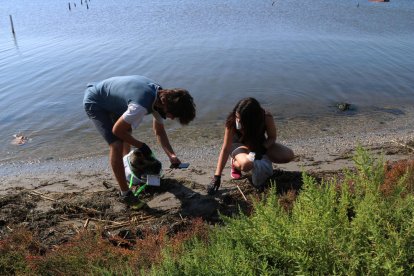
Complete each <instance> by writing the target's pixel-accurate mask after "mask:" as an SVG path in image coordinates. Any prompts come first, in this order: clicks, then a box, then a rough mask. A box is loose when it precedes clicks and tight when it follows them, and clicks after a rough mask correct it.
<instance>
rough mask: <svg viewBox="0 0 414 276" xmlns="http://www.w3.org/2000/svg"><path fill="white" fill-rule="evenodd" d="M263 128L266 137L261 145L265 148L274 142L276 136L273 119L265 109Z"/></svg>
mask: <svg viewBox="0 0 414 276" xmlns="http://www.w3.org/2000/svg"><path fill="white" fill-rule="evenodd" d="M265 128H266V134H267V139H266V141H264V143H263V146H264V147H265V148H266V149H268V148H269V147H271V146H272V145H273V144H274V143H275V142H276V138H277V131H276V124H275V120H274V119H273V116H272V114H271V113H270V112H268V111H266V113H265Z"/></svg>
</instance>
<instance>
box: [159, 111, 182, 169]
mask: <svg viewBox="0 0 414 276" xmlns="http://www.w3.org/2000/svg"><path fill="white" fill-rule="evenodd" d="M152 126H153V129H154V133H155V136H157V140H158V142H159V143H160V144H161V147H162V149H163V150H164V151H165V153H166V154H167V156H168V158H169V159H170V162H171V164H173V165H178V164H180V163H181V161H180V159H178V158H177V156H176V155H175V152H174V150H173V148H172V147H171V144H170V141H169V140H168V136H167V133H166V132H165V128H164V125H163V124H160V123H159V122H157V120H156V119H155V118H154V119H153V124H152Z"/></svg>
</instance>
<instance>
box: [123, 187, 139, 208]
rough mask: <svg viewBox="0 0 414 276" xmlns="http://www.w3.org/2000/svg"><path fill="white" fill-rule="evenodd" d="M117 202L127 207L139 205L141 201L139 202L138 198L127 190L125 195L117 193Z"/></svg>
mask: <svg viewBox="0 0 414 276" xmlns="http://www.w3.org/2000/svg"><path fill="white" fill-rule="evenodd" d="M119 201H120V202H122V203H125V204H127V205H136V204H140V203H141V202H142V201H141V200H139V198H138V197H136V196H135V195H134V193H133V192H132V191H131V190H129V191H128V193H127V194H126V195H122V194H121V192H120V193H119Z"/></svg>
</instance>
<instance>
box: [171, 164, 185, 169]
mask: <svg viewBox="0 0 414 276" xmlns="http://www.w3.org/2000/svg"><path fill="white" fill-rule="evenodd" d="M188 166H190V163H180V164H179V165H174V164H171V166H170V168H171V169H186V168H188Z"/></svg>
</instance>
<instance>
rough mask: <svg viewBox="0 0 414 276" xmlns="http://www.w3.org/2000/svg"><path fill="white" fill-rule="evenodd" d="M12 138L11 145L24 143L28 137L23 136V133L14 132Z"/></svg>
mask: <svg viewBox="0 0 414 276" xmlns="http://www.w3.org/2000/svg"><path fill="white" fill-rule="evenodd" d="M13 137H14V139H13V140H12V142H11V144H12V145H17V146H21V145H24V144H26V142H27V141H29V137H27V136H24V135H23V134H14V135H13Z"/></svg>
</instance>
